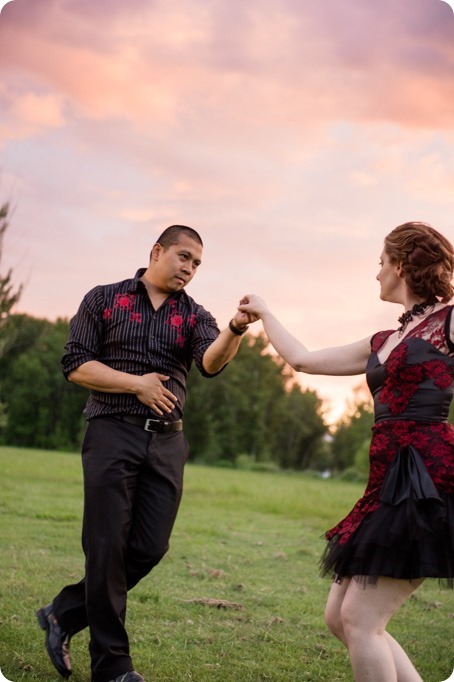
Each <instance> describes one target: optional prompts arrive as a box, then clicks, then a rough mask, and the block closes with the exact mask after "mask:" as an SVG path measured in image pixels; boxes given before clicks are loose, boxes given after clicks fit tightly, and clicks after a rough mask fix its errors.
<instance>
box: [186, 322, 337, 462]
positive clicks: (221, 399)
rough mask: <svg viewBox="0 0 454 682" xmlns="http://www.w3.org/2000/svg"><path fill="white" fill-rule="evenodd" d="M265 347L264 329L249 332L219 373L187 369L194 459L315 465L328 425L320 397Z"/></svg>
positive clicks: (188, 426)
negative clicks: (207, 374)
mask: <svg viewBox="0 0 454 682" xmlns="http://www.w3.org/2000/svg"><path fill="white" fill-rule="evenodd" d="M267 348H268V341H267V339H266V337H265V336H264V335H259V336H255V337H252V336H251V337H249V338H248V339H247V340H245V342H243V344H242V345H241V347H240V349H239V351H238V354H237V357H236V358H235V360H234V361H233V362H231V363H230V365H229V366H228V367H227V368H226V369H225V370H224V372H222V373H221V374H220V375H219V376H217V377H214V378H213V379H211V380H208V381H207V380H206V379H204V378H203V377H201V376H200V374H199V373H198V372H197V371H192V372H191V373H190V375H189V380H188V398H187V402H186V407H185V417H184V419H185V431H186V434H187V436H188V440H189V442H190V444H191V458H192V459H196V460H200V461H204V462H207V463H214V462H219V461H220V460H223V461H225V462H230V463H231V464H235V462H236V460H237V458H238V456H240V455H241V456H244V455H246V456H247V457H248V458H249V459H250V461H252V462H257V463H261V462H270V461H272V462H275V463H277V464H278V465H279V466H282V467H287V468H288V467H293V468H306V467H307V466H309V465H313V462H314V458H316V454H317V452H319V449H320V447H321V444H322V441H323V437H324V436H325V434H326V431H327V428H326V425H325V424H324V422H323V418H322V416H321V401H320V400H319V399H318V397H317V395H316V394H315V393H313V392H311V391H304V392H303V391H302V390H301V387H300V386H299V385H298V384H296V382H295V381H294V373H293V372H292V371H291V370H290V369H289V368H288V366H287V365H286V364H285V363H284V361H283V360H281V359H280V358H279V357H278V356H275V355H270V354H269V353H268V352H267Z"/></svg>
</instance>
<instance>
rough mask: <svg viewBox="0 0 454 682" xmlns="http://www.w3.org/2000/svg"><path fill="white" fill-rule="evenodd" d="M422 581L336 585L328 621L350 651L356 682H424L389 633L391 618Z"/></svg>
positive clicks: (328, 610)
mask: <svg viewBox="0 0 454 682" xmlns="http://www.w3.org/2000/svg"><path fill="white" fill-rule="evenodd" d="M421 583H422V580H418V581H413V582H411V583H410V582H409V581H407V580H394V579H393V578H379V579H378V582H377V585H376V586H374V587H371V586H369V587H366V588H364V587H363V586H361V585H360V584H358V583H357V582H356V581H355V580H354V579H350V578H346V579H344V580H343V582H342V583H341V584H337V583H333V585H332V586H331V590H330V594H329V597H328V601H327V604H326V611H325V618H326V622H327V625H328V627H329V629H330V630H331V632H332V633H333V634H334V635H335V636H336V637H337V638H338V639H340V640H341V642H343V643H344V644H345V646H346V647H347V648H348V651H349V654H350V660H351V664H352V668H353V672H354V675H355V680H356V682H366V681H367V682H382V681H383V682H421V677H420V676H419V674H418V673H417V672H416V670H415V668H414V666H413V664H412V663H411V661H410V659H409V658H408V656H407V654H406V653H405V652H404V650H403V649H402V647H401V646H400V645H399V644H398V643H397V642H396V640H395V639H393V637H391V635H390V634H389V633H387V632H386V631H385V628H386V625H387V623H388V621H389V620H390V618H391V616H392V615H393V614H394V613H395V611H396V610H397V609H398V608H399V606H401V605H402V604H403V603H404V601H406V599H408V597H409V596H410V595H411V594H412V592H413V591H414V590H415V589H416V588H417V587H418V586H419V585H420V584H421Z"/></svg>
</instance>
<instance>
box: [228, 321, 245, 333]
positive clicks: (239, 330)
mask: <svg viewBox="0 0 454 682" xmlns="http://www.w3.org/2000/svg"><path fill="white" fill-rule="evenodd" d="M229 329H230V331H231V332H232V334H236V335H237V336H243V334H244V333H245V332H247V330H248V327H247V326H246V327H245V328H244V329H238V327H235V325H234V324H233V321H232V320H230V322H229Z"/></svg>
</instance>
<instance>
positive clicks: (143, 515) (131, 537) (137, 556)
mask: <svg viewBox="0 0 454 682" xmlns="http://www.w3.org/2000/svg"><path fill="white" fill-rule="evenodd" d="M187 457H188V445H187V441H186V438H185V436H184V433H183V431H174V432H170V433H155V432H147V431H144V430H143V429H142V428H140V427H139V426H136V425H134V424H130V423H127V422H124V421H120V420H118V419H115V418H113V417H99V418H96V419H92V420H91V421H90V422H89V423H88V426H87V430H86V433H85V438H84V443H83V447H82V463H83V472H84V520H83V531H82V544H83V548H84V552H85V559H86V561H85V577H84V578H83V580H81V581H80V582H79V583H76V584H74V585H68V586H67V587H65V588H64V589H63V590H62V591H61V592H60V594H59V595H58V596H57V597H56V598H55V599H54V602H53V604H54V613H55V616H56V618H57V620H58V622H59V624H60V625H61V627H62V628H64V629H65V630H66V631H67V632H68V633H69V634H70V635H73V634H75V633H76V632H79V631H80V630H82V629H83V628H85V627H86V626H87V625H88V626H89V628H90V655H91V661H92V680H93V682H108V680H111V679H113V678H115V677H117V676H118V675H122V674H124V673H126V672H128V671H130V670H133V669H134V668H133V665H132V661H131V658H130V655H129V642H128V635H127V632H126V629H125V616H126V594H127V591H128V590H130V589H131V588H132V587H134V585H136V583H138V582H139V580H141V578H143V577H144V576H146V575H147V574H148V573H149V572H150V571H151V569H152V568H153V566H156V564H157V563H159V561H160V560H161V559H162V557H163V556H164V554H165V553H166V552H167V550H168V548H169V537H170V534H171V532H172V528H173V525H174V522H175V518H176V515H177V511H178V507H179V504H180V500H181V495H182V489H183V469H184V464H185V462H186V460H187Z"/></svg>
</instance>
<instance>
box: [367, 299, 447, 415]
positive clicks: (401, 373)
mask: <svg viewBox="0 0 454 682" xmlns="http://www.w3.org/2000/svg"><path fill="white" fill-rule="evenodd" d="M452 310H453V306H445V307H444V308H441V309H440V310H438V311H436V312H434V313H432V314H431V315H428V316H427V317H426V318H425V319H424V320H422V321H421V322H420V323H419V325H417V326H416V327H414V328H413V329H412V330H411V331H410V332H409V333H408V334H407V335H406V336H405V337H403V338H402V340H401V342H400V343H399V344H398V345H397V346H396V347H395V348H394V349H393V350H392V351H391V353H390V355H389V357H388V358H387V360H386V361H385V362H383V363H381V362H380V360H379V358H378V355H377V354H378V352H379V350H380V348H382V346H383V344H384V343H385V342H386V340H387V338H388V337H389V336H390V334H392V333H393V331H392V330H390V331H386V332H379V333H378V334H375V336H373V337H372V341H371V350H372V352H371V355H370V357H369V361H368V364H367V370H366V377H367V383H368V386H369V389H370V391H371V393H372V396H373V399H374V412H375V422H379V421H382V420H384V419H408V420H415V421H446V420H447V418H448V413H449V407H450V404H451V400H452V397H453V392H454V344H453V343H452V342H451V340H450V335H449V323H450V318H451V314H452Z"/></svg>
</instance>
